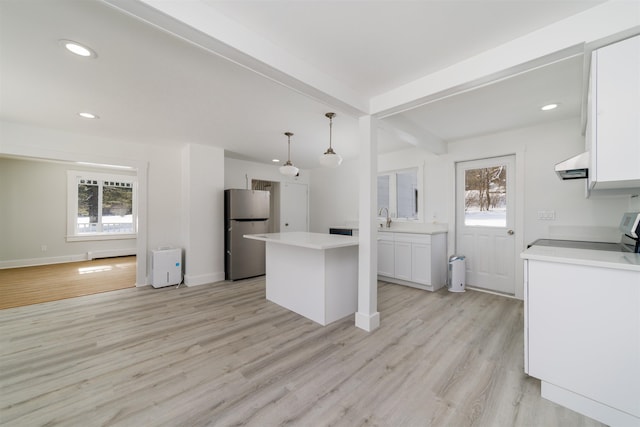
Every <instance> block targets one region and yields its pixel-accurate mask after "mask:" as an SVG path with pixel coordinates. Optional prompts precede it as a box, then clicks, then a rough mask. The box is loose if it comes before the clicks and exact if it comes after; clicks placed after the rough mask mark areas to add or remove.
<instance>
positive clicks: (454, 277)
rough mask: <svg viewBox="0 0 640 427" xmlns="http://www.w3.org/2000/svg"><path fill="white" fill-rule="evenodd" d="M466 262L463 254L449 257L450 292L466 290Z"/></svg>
mask: <svg viewBox="0 0 640 427" xmlns="http://www.w3.org/2000/svg"><path fill="white" fill-rule="evenodd" d="M464 264H465V262H464V256H463V255H452V256H450V257H449V286H448V289H449V292H464V282H465V271H466V269H465V265H464Z"/></svg>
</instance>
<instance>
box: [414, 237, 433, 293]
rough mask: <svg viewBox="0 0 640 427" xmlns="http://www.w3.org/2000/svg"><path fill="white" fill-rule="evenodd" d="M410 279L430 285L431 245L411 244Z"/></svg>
mask: <svg viewBox="0 0 640 427" xmlns="http://www.w3.org/2000/svg"><path fill="white" fill-rule="evenodd" d="M411 281H413V282H416V283H421V284H423V285H431V284H432V283H431V245H425V244H422V243H413V244H412V245H411Z"/></svg>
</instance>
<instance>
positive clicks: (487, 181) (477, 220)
mask: <svg viewBox="0 0 640 427" xmlns="http://www.w3.org/2000/svg"><path fill="white" fill-rule="evenodd" d="M464 188H465V197H464V225H471V226H484V227H506V226H507V167H506V165H500V166H493V167H490V168H480V169H469V170H466V171H465V174H464Z"/></svg>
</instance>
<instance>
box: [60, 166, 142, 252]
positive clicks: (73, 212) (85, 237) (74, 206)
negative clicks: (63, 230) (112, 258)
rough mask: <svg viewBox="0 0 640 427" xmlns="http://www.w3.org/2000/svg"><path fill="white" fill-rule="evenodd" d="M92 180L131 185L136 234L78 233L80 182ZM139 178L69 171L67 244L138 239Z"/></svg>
mask: <svg viewBox="0 0 640 427" xmlns="http://www.w3.org/2000/svg"><path fill="white" fill-rule="evenodd" d="M79 179H91V180H98V181H117V182H125V183H131V188H132V199H133V200H132V218H133V226H134V228H135V230H136V232H135V233H109V232H96V233H82V234H78V233H77V228H76V220H77V216H78V180H79ZM137 230H138V177H137V176H135V175H118V174H110V173H101V172H91V171H75V170H68V171H67V236H66V240H67V242H81V241H90V240H125V239H136V238H137V237H138V233H137Z"/></svg>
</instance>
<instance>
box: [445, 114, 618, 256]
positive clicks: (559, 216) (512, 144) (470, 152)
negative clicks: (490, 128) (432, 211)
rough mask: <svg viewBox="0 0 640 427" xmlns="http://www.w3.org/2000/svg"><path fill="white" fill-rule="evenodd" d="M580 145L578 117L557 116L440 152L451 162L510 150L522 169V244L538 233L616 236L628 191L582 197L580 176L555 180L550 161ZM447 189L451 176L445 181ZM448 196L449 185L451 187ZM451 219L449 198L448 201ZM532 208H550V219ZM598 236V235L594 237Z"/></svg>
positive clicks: (575, 151) (573, 152) (578, 150)
mask: <svg viewBox="0 0 640 427" xmlns="http://www.w3.org/2000/svg"><path fill="white" fill-rule="evenodd" d="M584 150H585V146H584V138H583V136H582V135H581V133H580V122H579V119H577V118H576V119H569V120H561V121H556V122H551V123H547V124H543V125H539V126H533V127H528V128H521V129H515V130H512V131H507V132H501V133H497V134H492V135H486V136H482V137H478V138H472V139H468V140H463V141H457V142H453V143H450V144H449V153H448V154H447V155H446V156H445V158H446V160H447V161H448V162H449V164H450V165H449V168H450V169H451V170H453V167H454V166H453V162H454V161H460V160H469V159H476V158H483V157H491V156H497V155H504V154H511V153H516V156H517V157H520V160H521V163H518V166H523V167H524V169H523V170H520V171H518V174H519V175H518V177H519V178H516V179H523V180H524V182H523V192H524V194H523V195H522V198H523V205H522V209H523V211H522V212H516V216H521V217H522V219H523V224H522V225H523V227H522V230H521V231H520V230H518V232H521V233H523V239H522V240H523V243H524V245H525V246H526V244H528V243H531V242H532V241H534V240H536V239H539V238H543V237H552V238H573V239H578V238H584V237H585V236H590V235H593V236H596V238H600V239H603V238H604V237H605V236H609V239H613V240H619V238H620V236H619V233H618V232H617V226H618V223H619V221H620V218H621V216H622V213H624V212H625V211H626V209H627V208H628V205H629V196H607V197H593V198H589V199H587V198H585V182H586V180H569V181H561V180H560V179H559V178H558V177H557V176H556V174H555V172H554V165H555V164H556V163H558V162H560V161H562V160H564V159H567V158H569V157H572V156H574V155H576V154H579V153H581V152H583V151H584ZM450 185H451V188H453V183H452V181H451V182H450ZM451 194H452V195H453V190H452V191H451ZM449 206H450V207H451V221H450V222H452V223H453V207H454V201H453V200H450V201H449ZM538 211H554V212H555V213H556V219H555V220H551V221H549V220H539V219H538ZM598 236H599V237H598Z"/></svg>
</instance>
